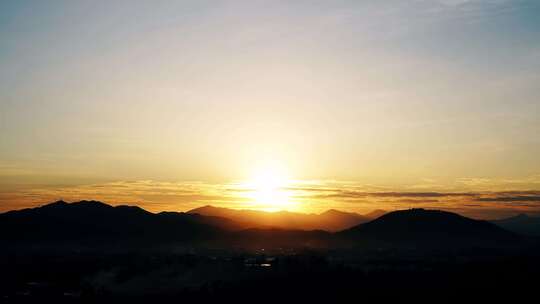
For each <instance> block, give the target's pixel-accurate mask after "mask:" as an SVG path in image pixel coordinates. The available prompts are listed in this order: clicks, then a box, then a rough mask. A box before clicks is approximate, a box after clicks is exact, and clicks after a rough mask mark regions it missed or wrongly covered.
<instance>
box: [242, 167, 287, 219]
mask: <svg viewBox="0 0 540 304" xmlns="http://www.w3.org/2000/svg"><path fill="white" fill-rule="evenodd" d="M289 185H290V180H289V177H288V175H287V173H286V171H285V170H284V169H283V168H282V167H281V166H279V165H277V164H272V165H266V166H264V167H260V168H258V169H257V170H254V173H253V174H252V177H251V178H250V180H249V181H248V182H247V183H246V186H247V190H248V194H247V196H248V198H249V199H250V201H251V202H250V203H251V204H252V207H253V208H255V209H259V210H264V211H281V210H293V209H296V204H295V203H294V202H293V201H292V198H291V195H290V191H289V190H288V189H287V188H288V186H289Z"/></svg>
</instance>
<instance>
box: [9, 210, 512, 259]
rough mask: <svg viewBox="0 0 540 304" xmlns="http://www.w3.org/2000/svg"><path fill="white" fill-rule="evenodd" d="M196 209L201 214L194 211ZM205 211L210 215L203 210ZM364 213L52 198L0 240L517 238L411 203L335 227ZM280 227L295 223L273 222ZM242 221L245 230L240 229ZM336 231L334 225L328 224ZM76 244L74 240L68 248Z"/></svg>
mask: <svg viewBox="0 0 540 304" xmlns="http://www.w3.org/2000/svg"><path fill="white" fill-rule="evenodd" d="M201 213H203V214H201ZM204 214H212V215H204ZM358 221H365V218H364V217H362V216H359V215H358V214H355V213H347V212H341V211H338V210H332V209H331V210H328V211H326V212H324V213H321V214H298V213H292V212H276V213H268V212H260V211H253V210H232V209H227V208H216V207H212V206H205V207H201V208H198V209H194V210H192V211H190V212H188V213H182V212H161V213H157V214H155V213H151V212H148V211H146V210H144V209H141V208H139V207H134V206H116V207H113V206H110V205H107V204H104V203H102V202H98V201H80V202H76V203H66V202H63V201H58V202H55V203H51V204H48V205H45V206H42V207H37V208H32V209H24V210H19V211H10V212H7V213H3V214H0V243H7V244H8V245H11V244H25V245H32V246H48V247H50V248H55V246H58V245H59V244H63V245H68V247H66V248H78V247H76V246H79V245H80V246H88V247H92V248H97V247H99V248H107V249H111V248H113V249H114V248H120V247H130V246H131V247H136V248H152V247H153V246H165V245H166V246H168V245H175V244H185V245H188V246H196V245H198V244H203V243H204V244H206V245H209V244H212V246H215V247H216V248H221V249H225V250H228V249H234V248H244V249H256V250H259V249H262V248H267V249H271V248H277V249H280V250H282V249H283V248H328V249H331V248H336V249H337V248H341V246H342V245H344V246H350V245H351V244H352V245H353V246H356V247H362V246H370V245H377V246H380V245H381V244H382V245H390V246H395V247H404V248H409V247H418V248H420V247H441V246H446V247H448V246H486V245H488V246H494V245H497V246H499V245H504V244H506V243H509V242H510V243H511V242H515V241H517V240H519V237H518V236H517V235H516V234H514V233H512V232H509V231H507V230H505V229H503V228H500V227H498V226H496V225H494V224H492V223H489V222H486V221H478V220H473V219H470V218H466V217H463V216H460V215H457V214H454V213H450V212H444V211H437V210H424V209H411V210H401V211H394V212H390V213H387V214H385V215H383V216H381V217H379V218H377V219H375V220H372V221H370V222H366V223H363V224H359V225H356V226H353V227H352V228H348V229H345V230H342V231H339V232H334V233H332V232H329V231H323V230H322V229H306V228H309V227H321V226H324V227H326V228H328V230H333V229H337V228H338V227H347V226H351V225H353V224H354V223H357V222H358ZM280 225H281V227H299V228H297V229H293V228H276V226H280ZM246 227H249V229H246ZM334 231H335V230H334ZM74 246H75V247H74Z"/></svg>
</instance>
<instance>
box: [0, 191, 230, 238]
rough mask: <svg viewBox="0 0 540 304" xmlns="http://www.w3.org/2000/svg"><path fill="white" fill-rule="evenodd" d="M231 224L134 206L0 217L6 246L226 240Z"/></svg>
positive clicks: (94, 205)
mask: <svg viewBox="0 0 540 304" xmlns="http://www.w3.org/2000/svg"><path fill="white" fill-rule="evenodd" d="M227 225H232V224H231V223H230V221H228V220H226V219H222V220H221V219H219V218H207V217H202V216H199V215H191V214H185V213H162V214H154V213H151V212H148V211H146V210H143V209H141V208H139V207H134V206H117V207H113V206H110V205H107V204H104V203H101V202H97V201H81V202H76V203H71V204H69V203H66V202H63V201H58V202H55V203H52V204H48V205H45V206H42V207H38V208H32V209H24V210H18V211H10V212H7V213H4V214H0V240H3V241H10V242H18V243H21V242H22V243H24V242H27V243H28V242H30V243H34V244H35V243H40V244H41V243H45V244H46V243H48V242H74V243H80V244H100V243H103V244H105V243H107V244H109V245H110V243H115V244H121V243H130V242H135V243H144V244H154V243H163V242H168V243H169V242H185V241H196V240H204V239H211V238H213V237H216V236H218V235H220V234H221V233H222V231H223V229H225V227H226V226H227Z"/></svg>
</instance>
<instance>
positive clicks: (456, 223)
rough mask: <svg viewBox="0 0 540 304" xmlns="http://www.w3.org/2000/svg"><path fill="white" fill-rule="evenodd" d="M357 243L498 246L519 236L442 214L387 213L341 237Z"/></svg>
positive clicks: (421, 212) (449, 213) (404, 211)
mask: <svg viewBox="0 0 540 304" xmlns="http://www.w3.org/2000/svg"><path fill="white" fill-rule="evenodd" d="M339 235H340V236H342V237H345V238H347V239H351V240H355V241H363V242H369V243H379V244H387V245H392V246H403V245H405V246H410V247H439V246H440V247H448V246H479V247H482V246H498V245H503V244H505V243H511V242H513V241H517V240H518V236H517V235H515V234H514V233H512V232H509V231H507V230H504V229H502V228H500V227H497V226H496V225H494V224H492V223H489V222H487V221H480V220H474V219H470V218H467V217H464V216H461V215H458V214H455V213H451V212H446V211H440V210H425V209H410V210H400V211H394V212H390V213H387V214H385V215H383V216H381V217H379V218H377V219H375V220H373V221H371V222H368V223H365V224H360V225H358V226H355V227H353V228H350V229H347V230H344V231H342V232H340V233H339Z"/></svg>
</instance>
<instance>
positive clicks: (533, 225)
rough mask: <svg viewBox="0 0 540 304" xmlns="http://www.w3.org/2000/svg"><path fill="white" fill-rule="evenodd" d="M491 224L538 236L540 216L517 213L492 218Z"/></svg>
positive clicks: (539, 233)
mask: <svg viewBox="0 0 540 304" xmlns="http://www.w3.org/2000/svg"><path fill="white" fill-rule="evenodd" d="M491 222H492V223H493V224H495V225H497V226H499V227H502V228H504V229H507V230H510V231H513V232H516V233H521V234H525V235H530V236H536V237H539V236H540V217H535V216H529V215H526V214H519V215H516V216H513V217H509V218H505V219H500V220H493V221H491Z"/></svg>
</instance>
